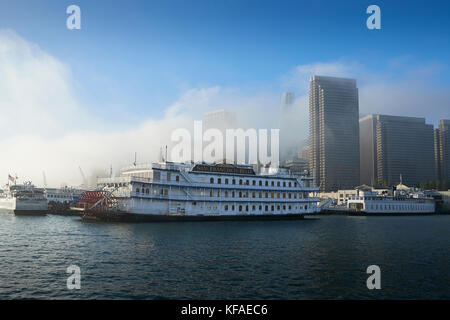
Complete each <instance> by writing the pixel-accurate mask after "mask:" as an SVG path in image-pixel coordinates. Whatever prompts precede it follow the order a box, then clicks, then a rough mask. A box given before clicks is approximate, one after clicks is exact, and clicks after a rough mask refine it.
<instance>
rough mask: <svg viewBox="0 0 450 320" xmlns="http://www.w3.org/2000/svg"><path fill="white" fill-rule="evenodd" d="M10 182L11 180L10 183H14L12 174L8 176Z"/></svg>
mask: <svg viewBox="0 0 450 320" xmlns="http://www.w3.org/2000/svg"><path fill="white" fill-rule="evenodd" d="M8 180H10V181H12V182H14V177H13V176H11V175H10V174H8Z"/></svg>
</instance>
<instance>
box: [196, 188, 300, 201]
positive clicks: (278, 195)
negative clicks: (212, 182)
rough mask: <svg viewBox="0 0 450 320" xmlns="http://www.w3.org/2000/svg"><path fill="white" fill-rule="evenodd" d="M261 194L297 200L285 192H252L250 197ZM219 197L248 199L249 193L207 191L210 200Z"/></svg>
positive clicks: (292, 193)
mask: <svg viewBox="0 0 450 320" xmlns="http://www.w3.org/2000/svg"><path fill="white" fill-rule="evenodd" d="M263 194H264V198H275V197H276V198H277V199H281V198H282V199H286V198H287V199H292V198H294V199H297V193H295V192H289V193H287V192H277V193H275V192H270V193H269V192H264V193H263V192H252V193H251V196H252V198H263ZM200 195H202V196H203V195H204V194H203V192H201V193H200ZM221 195H223V196H224V197H225V198H227V197H228V196H231V198H235V197H236V196H237V197H238V198H248V197H249V195H250V193H249V192H248V191H246V192H242V191H239V192H237V191H236V192H235V191H230V192H228V191H227V190H226V191H224V192H223V193H221V192H220V190H219V191H217V192H214V191H213V190H210V191H209V197H210V198H212V197H214V196H217V197H220V196H221ZM304 197H305V198H306V197H307V195H306V194H305V196H304ZM298 198H300V199H302V198H303V194H302V193H298Z"/></svg>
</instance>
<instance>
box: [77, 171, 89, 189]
mask: <svg viewBox="0 0 450 320" xmlns="http://www.w3.org/2000/svg"><path fill="white" fill-rule="evenodd" d="M78 169H80V174H81V178H82V179H83V184H82V187H83V189H86V188H87V187H88V183H87V179H86V176H85V175H84V173H83V170H82V169H81V167H80V166H78Z"/></svg>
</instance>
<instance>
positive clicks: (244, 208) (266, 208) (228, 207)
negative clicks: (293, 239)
mask: <svg viewBox="0 0 450 320" xmlns="http://www.w3.org/2000/svg"><path fill="white" fill-rule="evenodd" d="M236 208H237V209H238V211H239V212H242V211H245V212H248V211H250V209H251V211H262V209H263V206H262V205H252V206H249V205H245V206H243V205H239V206H235V205H234V204H233V205H228V204H226V205H225V206H224V210H225V211H229V210H230V211H235V209H236ZM275 208H276V210H277V211H280V210H281V209H283V210H286V209H288V210H292V206H286V205H276V206H275V205H271V206H269V205H265V206H264V211H266V212H268V211H275ZM297 209H300V210H306V209H308V205H304V206H299V207H297V206H295V210H297Z"/></svg>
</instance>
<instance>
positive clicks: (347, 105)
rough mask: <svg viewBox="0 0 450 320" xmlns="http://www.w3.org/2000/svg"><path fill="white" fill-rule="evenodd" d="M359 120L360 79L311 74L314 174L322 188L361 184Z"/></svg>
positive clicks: (323, 189)
mask: <svg viewBox="0 0 450 320" xmlns="http://www.w3.org/2000/svg"><path fill="white" fill-rule="evenodd" d="M358 120H359V101H358V88H357V86H356V80H354V79H346V78H336V77H325V76H312V77H311V79H310V90H309V129H310V132H309V133H310V135H309V136H310V142H309V143H310V150H309V151H310V174H311V175H312V177H313V178H314V183H315V184H316V185H317V186H320V189H321V191H324V192H329V191H336V190H339V189H352V188H354V187H356V186H358V185H359V181H360V177H359V175H360V169H359V166H360V160H359V157H360V151H359V122H358Z"/></svg>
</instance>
